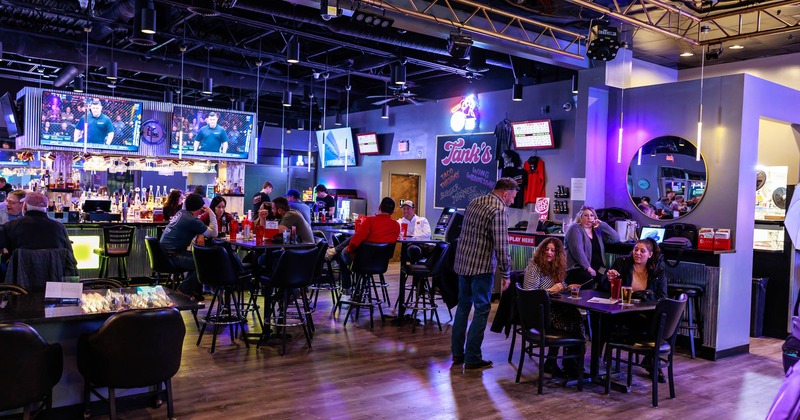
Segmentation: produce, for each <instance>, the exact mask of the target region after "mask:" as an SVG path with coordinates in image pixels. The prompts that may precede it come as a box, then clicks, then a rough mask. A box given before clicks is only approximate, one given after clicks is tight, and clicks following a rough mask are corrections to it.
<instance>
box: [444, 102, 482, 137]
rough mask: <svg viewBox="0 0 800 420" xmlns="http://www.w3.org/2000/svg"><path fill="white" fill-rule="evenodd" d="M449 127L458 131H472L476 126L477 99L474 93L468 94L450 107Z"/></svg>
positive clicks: (477, 115)
mask: <svg viewBox="0 0 800 420" xmlns="http://www.w3.org/2000/svg"><path fill="white" fill-rule="evenodd" d="M450 113H451V114H453V115H452V116H450V128H451V129H452V130H453V131H454V132H456V133H458V132H460V131H462V130H469V131H472V130H474V129H476V128H477V127H478V117H479V116H480V114H479V113H478V100H477V98H475V94H469V95H467V96H465V97H464V99H462V100H461V102H459V103H458V105H456V106H454V107H453V108H452V109H450Z"/></svg>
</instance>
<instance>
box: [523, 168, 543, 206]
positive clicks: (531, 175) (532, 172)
mask: <svg viewBox="0 0 800 420" xmlns="http://www.w3.org/2000/svg"><path fill="white" fill-rule="evenodd" d="M523 169H525V173H526V174H527V177H528V183H527V185H526V186H525V203H535V202H536V199H537V198H539V197H547V193H545V191H544V182H545V173H544V161H543V160H542V159H539V162H538V163H537V164H536V169H533V168H531V164H530V162H528V161H525V164H524V165H523Z"/></svg>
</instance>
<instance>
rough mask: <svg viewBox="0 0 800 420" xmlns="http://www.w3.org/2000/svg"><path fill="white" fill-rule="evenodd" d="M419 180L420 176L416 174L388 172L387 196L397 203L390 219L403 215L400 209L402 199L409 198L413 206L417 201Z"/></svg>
mask: <svg viewBox="0 0 800 420" xmlns="http://www.w3.org/2000/svg"><path fill="white" fill-rule="evenodd" d="M419 182H420V176H419V175H417V174H389V197H392V198H393V199H394V202H395V203H396V204H397V206H396V207H395V209H394V213H392V219H399V218H401V217H403V211H402V210H401V209H400V206H401V205H402V201H405V200H411V201H413V202H414V205H415V206H416V205H417V204H416V203H419Z"/></svg>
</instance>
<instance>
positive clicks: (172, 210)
mask: <svg viewBox="0 0 800 420" xmlns="http://www.w3.org/2000/svg"><path fill="white" fill-rule="evenodd" d="M181 196H182V194H181V191H180V190H172V191H170V192H169V195H168V196H167V202H166V203H164V220H167V221H169V219H171V218H172V216H174V215H176V214H178V212H179V211H180V210H181V204H182V203H181Z"/></svg>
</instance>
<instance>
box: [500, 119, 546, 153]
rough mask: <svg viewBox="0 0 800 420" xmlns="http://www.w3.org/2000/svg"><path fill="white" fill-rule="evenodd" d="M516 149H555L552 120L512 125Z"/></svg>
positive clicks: (514, 123)
mask: <svg viewBox="0 0 800 420" xmlns="http://www.w3.org/2000/svg"><path fill="white" fill-rule="evenodd" d="M511 131H512V133H513V134H514V148H515V149H517V150H532V149H553V148H555V147H556V144H555V142H554V141H553V127H552V124H550V120H531V121H519V122H512V123H511Z"/></svg>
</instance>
